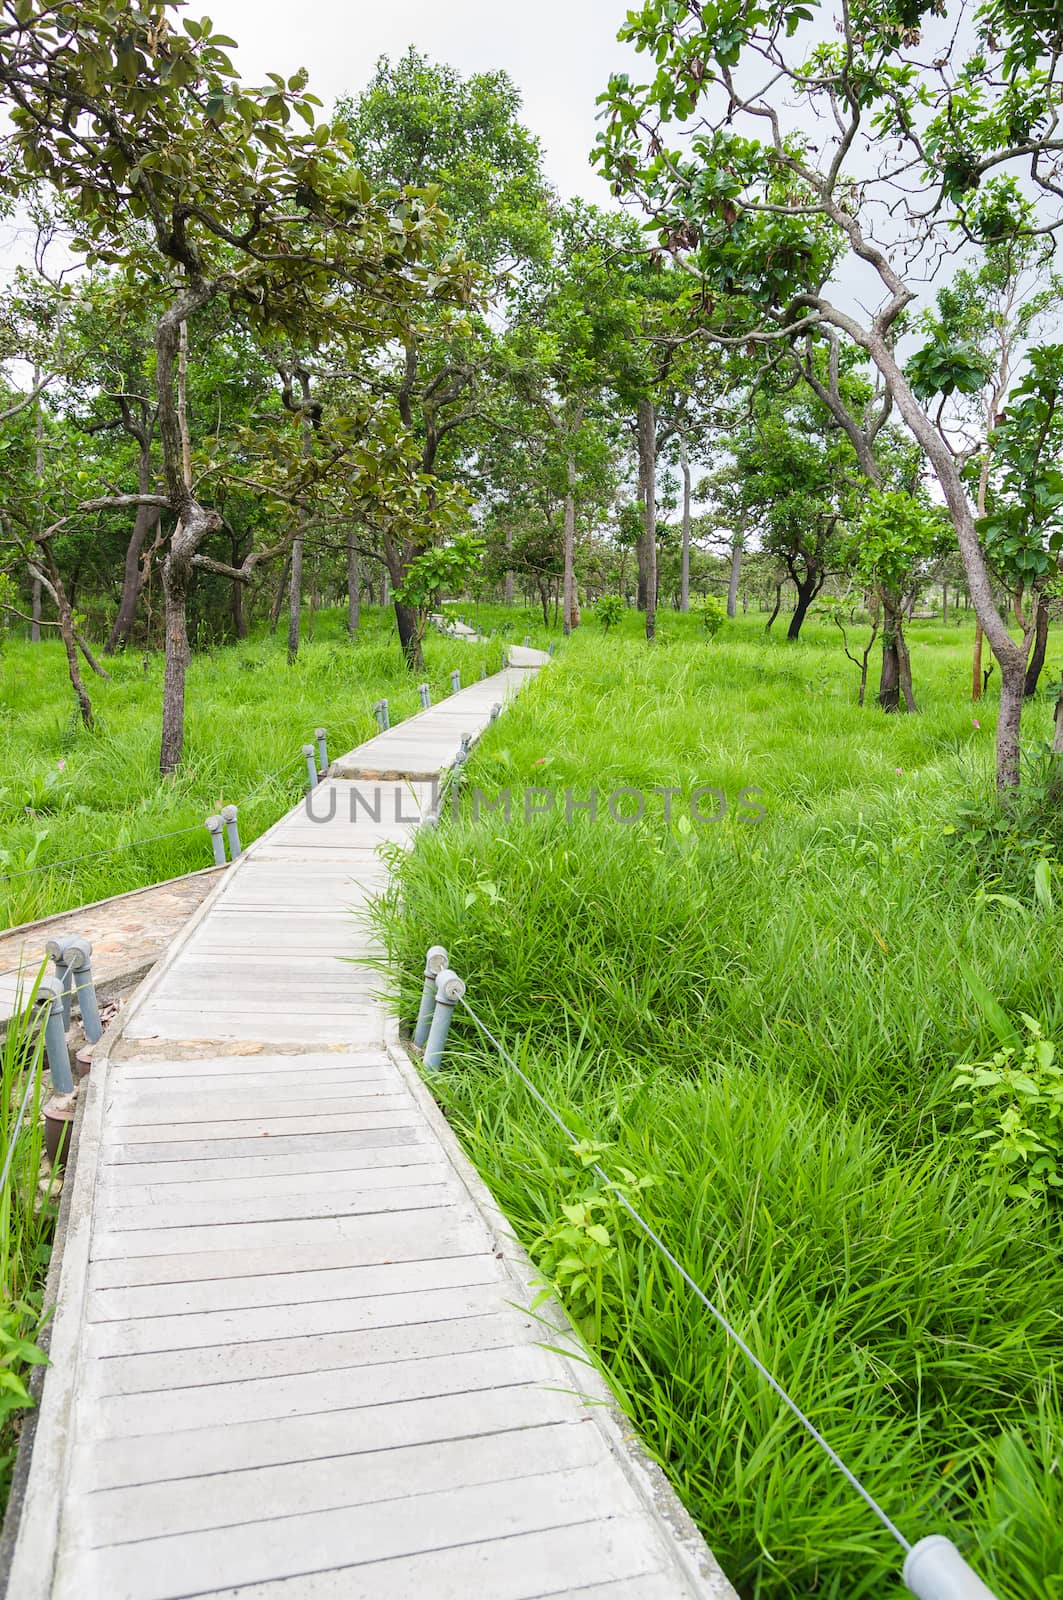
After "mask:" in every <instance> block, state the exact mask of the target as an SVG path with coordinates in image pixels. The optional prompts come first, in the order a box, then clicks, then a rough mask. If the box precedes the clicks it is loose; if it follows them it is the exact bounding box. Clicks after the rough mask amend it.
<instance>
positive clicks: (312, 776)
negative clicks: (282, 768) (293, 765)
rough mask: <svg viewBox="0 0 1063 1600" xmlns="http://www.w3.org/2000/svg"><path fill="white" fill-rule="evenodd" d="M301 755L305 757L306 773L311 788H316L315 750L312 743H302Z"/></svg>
mask: <svg viewBox="0 0 1063 1600" xmlns="http://www.w3.org/2000/svg"><path fill="white" fill-rule="evenodd" d="M303 755H304V757H305V758H306V775H307V777H308V778H309V780H310V787H311V789H316V788H317V751H316V750H315V749H314V747H313V745H312V744H304V745H303Z"/></svg>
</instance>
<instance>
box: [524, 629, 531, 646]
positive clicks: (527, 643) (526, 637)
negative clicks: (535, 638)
mask: <svg viewBox="0 0 1063 1600" xmlns="http://www.w3.org/2000/svg"><path fill="white" fill-rule="evenodd" d="M530 646H531V634H530V633H526V634H525V635H524V648H525V649H526V650H527V649H528V648H530Z"/></svg>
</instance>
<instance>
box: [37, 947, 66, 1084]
mask: <svg viewBox="0 0 1063 1600" xmlns="http://www.w3.org/2000/svg"><path fill="white" fill-rule="evenodd" d="M63 993H64V985H63V982H62V980H61V979H60V978H54V977H51V976H45V977H43V978H41V980H40V982H39V983H38V985H37V995H36V999H35V1001H34V1004H36V1005H38V1006H41V1007H42V1008H46V1011H45V1018H44V1051H45V1054H46V1055H47V1057H48V1071H49V1072H50V1073H51V1078H52V1088H53V1090H54V1091H55V1093H56V1094H73V1092H74V1075H73V1073H72V1072H71V1070H70V1053H69V1051H68V1050H67V1047H66V1029H65V1028H64V1026H63Z"/></svg>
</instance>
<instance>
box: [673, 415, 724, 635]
mask: <svg viewBox="0 0 1063 1600" xmlns="http://www.w3.org/2000/svg"><path fill="white" fill-rule="evenodd" d="M679 465H680V467H681V468H682V472H683V536H682V538H683V543H682V554H681V556H680V564H679V609H680V611H689V610H690V457H689V456H688V455H687V442H686V440H685V439H684V437H683V435H682V434H680V435H679ZM735 581H736V580H735ZM727 615H728V616H729V617H733V616H734V611H733V610H732V608H731V600H730V598H728V602H727Z"/></svg>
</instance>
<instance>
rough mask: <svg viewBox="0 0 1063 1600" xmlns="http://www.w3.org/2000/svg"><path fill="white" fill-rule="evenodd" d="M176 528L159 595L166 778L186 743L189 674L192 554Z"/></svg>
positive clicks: (162, 751)
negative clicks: (162, 608)
mask: <svg viewBox="0 0 1063 1600" xmlns="http://www.w3.org/2000/svg"><path fill="white" fill-rule="evenodd" d="M186 542H187V536H186V534H185V530H184V527H183V525H181V524H178V526H177V528H176V529H175V530H174V534H173V538H172V540H171V542H170V544H171V548H170V553H169V555H168V556H167V557H166V560H165V561H164V562H163V566H162V592H163V598H164V603H165V612H166V668H165V671H164V673H163V682H162V745H161V748H160V751H159V771H160V773H161V774H162V776H163V777H164V778H165V777H167V776H168V775H169V774H170V773H171V772H175V771H176V770H177V768H178V767H179V766H180V764H181V756H182V753H183V751H184V742H185V677H186V674H187V672H188V657H189V653H190V652H189V646H188V584H189V580H190V578H191V570H192V569H191V551H186V550H185V549H184V545H185V543H186Z"/></svg>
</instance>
